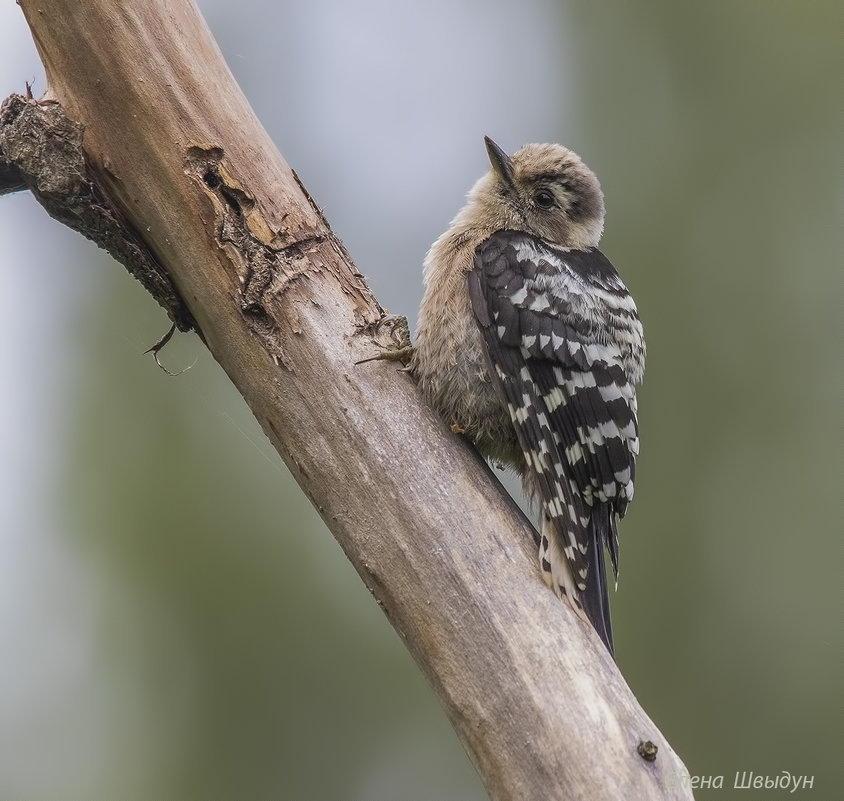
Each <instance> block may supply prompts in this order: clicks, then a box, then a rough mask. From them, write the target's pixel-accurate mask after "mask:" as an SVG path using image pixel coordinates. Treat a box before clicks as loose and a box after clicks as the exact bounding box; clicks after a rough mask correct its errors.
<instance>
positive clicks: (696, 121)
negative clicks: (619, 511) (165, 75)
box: [0, 0, 844, 801]
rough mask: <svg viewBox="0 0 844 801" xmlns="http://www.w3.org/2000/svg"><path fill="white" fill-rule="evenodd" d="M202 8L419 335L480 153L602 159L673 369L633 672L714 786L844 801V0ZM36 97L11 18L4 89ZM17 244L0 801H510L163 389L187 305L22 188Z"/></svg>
mask: <svg viewBox="0 0 844 801" xmlns="http://www.w3.org/2000/svg"><path fill="white" fill-rule="evenodd" d="M200 5H201V7H202V10H203V12H204V13H205V15H206V17H207V19H208V22H209V24H210V26H211V28H212V30H213V31H214V34H215V36H216V37H217V39H218V41H219V43H220V46H221V48H222V50H223V52H224V54H225V56H226V59H227V60H228V63H229V65H230V66H231V68H232V70H233V72H234V73H235V75H236V77H237V79H238V81H239V82H240V84H241V86H242V87H243V89H244V91H245V92H246V94H247V95H248V97H249V98H250V100H251V102H252V103H253V105H254V107H255V108H256V110H257V112H258V114H259V116H260V117H261V119H262V120H263V122H264V124H265V125H266V127H267V128H268V130H269V131H270V133H271V134H272V136H273V137H274V139H275V140H276V142H277V143H278V144H279V147H280V149H281V150H282V152H283V153H284V154H285V156H286V157H287V159H288V161H289V162H290V163H291V164H292V166H294V167H295V168H296V170H297V171H298V173H299V175H300V176H301V177H302V178H303V180H304V181H305V183H306V184H307V186H308V187H309V189H310V190H311V192H312V194H313V195H314V196H315V197H316V198H317V199H318V201H319V202H320V203H321V204H322V205H323V206H324V208H325V210H326V213H327V215H328V218H329V219H330V220H331V222H332V224H333V225H334V227H335V230H337V231H338V233H339V234H340V235H341V236H342V237H343V238H344V239H345V241H346V244H347V245H348V246H349V249H350V250H351V252H352V254H353V256H354V257H355V258H356V260H357V263H358V266H359V267H360V269H361V270H362V271H363V272H365V273H366V274H367V275H368V276H369V278H370V282H371V284H372V286H373V288H374V289H375V291H376V293H377V294H378V296H379V298H380V299H381V301H382V303H383V304H384V305H385V306H387V307H388V308H389V309H390V310H391V311H394V312H400V313H407V314H408V315H409V316H410V318H411V321H412V320H413V317H414V314H415V309H416V308H417V306H418V303H419V299H420V296H421V290H422V287H421V273H420V265H421V262H422V259H423V257H424V254H425V250H426V248H427V246H428V244H429V243H430V242H431V241H433V239H434V238H435V237H436V236H437V235H438V234H439V233H440V232H441V231H442V230H443V229H444V227H445V226H446V224H447V223H448V221H449V219H450V218H451V216H452V215H453V214H454V212H455V211H456V210H457V208H458V207H459V205H460V204H461V202H462V197H463V195H464V193H465V192H466V190H467V189H468V187H469V186H470V185H471V183H472V182H473V181H474V179H475V178H477V177H478V176H479V175H480V174H481V172H482V171H483V170H485V169H486V157H485V153H484V149H483V145H482V136H483V135H484V134H489V135H491V136H493V137H494V138H495V139H496V140H497V141H498V142H499V143H500V144H501V145H502V146H504V147H505V148H506V149H508V150H513V149H515V148H516V147H518V146H519V145H521V144H523V143H524V142H526V141H560V142H563V143H565V144H567V145H569V146H570V147H572V148H573V149H575V150H576V151H577V152H579V153H580V154H581V155H582V156H583V157H584V159H585V160H586V161H587V163H588V164H589V165H590V166H592V168H593V169H594V170H595V171H596V172H597V174H598V175H599V177H600V179H601V181H602V184H603V187H604V191H605V194H606V197H607V207H608V219H607V230H606V234H605V237H604V240H603V250H604V251H605V252H606V253H607V254H608V255H609V256H610V258H611V259H612V260H613V262H614V263H615V264H616V266H618V267H619V269H620V271H621V273H622V275H623V276H624V278H625V280H626V282H627V283H628V285H629V286H630V287H631V289H632V291H633V294H634V296H635V297H636V300H637V303H638V304H639V308H640V311H641V314H642V317H643V320H644V323H645V329H646V333H647V338H648V347H649V351H648V357H649V361H648V367H647V373H646V381H645V385H644V387H643V389H642V391H641V396H640V409H641V429H642V458H641V463H640V469H639V471H638V476H639V477H640V478H639V482H638V484H637V490H636V501H635V503H634V504H633V506H632V508H631V511H630V514H629V515H628V517H627V519H625V521H624V524H623V527H622V554H623V558H622V575H621V583H620V587H619V592H618V593H617V595H616V596H615V598H614V599H613V602H614V620H615V629H616V644H617V651H618V661H619V665H620V667H621V669H622V671H623V672H624V674H625V676H626V677H627V679H628V681H629V683H630V685H631V686H632V688H633V690H634V692H635V693H636V694H637V696H638V697H639V699H640V701H641V702H642V704H643V706H644V707H645V709H646V710H647V711H648V712H649V714H650V715H651V716H652V717H653V718H654V720H655V721H656V722H657V724H658V725H659V726H660V727H661V729H662V731H663V733H664V734H665V735H666V737H667V738H668V739H669V741H670V742H671V743H672V745H673V746H674V748H675V749H676V750H677V751H678V752H679V754H680V755H681V756H682V757H683V759H684V760H685V763H686V765H687V767H688V768H689V770H690V771H691V772H692V773H693V774H696V775H699V776H718V775H723V776H724V777H725V779H724V785H725V787H724V789H722V790H712V791H709V792H706V791H699V792H698V793H697V797H698V798H703V799H706V798H713V799H715V798H717V799H728V798H732V797H736V798H741V799H746V798H749V797H751V795H752V797H754V798H761V797H767V795H772V796H774V795H777V793H779V795H783V793H782V791H775V790H771V791H768V792H767V793H765V792H764V791H755V792H754V793H752V794H749V793H747V792H746V791H741V790H738V789H732V784H733V778H734V776H735V774H736V772H742V771H754V772H756V773H758V774H763V775H764V774H767V775H770V776H779V775H780V774H782V772H783V771H790V772H791V773H793V774H797V775H803V774H806V775H809V776H814V787H813V789H812V790H811V791H805V793H796V794H795V796H794V797H800V796H803V795H805V796H806V797H811V798H818V799H821V798H823V799H832V798H839V797H840V794H841V786H842V783H841V773H840V767H839V765H840V751H841V745H842V742H841V701H842V686H841V678H840V676H841V644H842V643H841V594H840V586H841V582H840V576H841V565H840V560H839V556H840V544H839V543H840V531H841V506H842V505H841V500H840V495H841V491H840V484H841V471H840V467H839V465H840V448H841V437H840V434H841V411H840V410H841V408H842V406H841V404H842V391H841V390H842V384H841V361H840V348H839V347H836V345H840V342H841V334H842V331H841V325H840V319H841V293H840V288H841V282H840V278H839V275H838V274H839V271H840V266H841V252H842V249H841V245H842V236H841V226H840V222H841V211H842V198H844V193H842V188H844V182H842V172H841V141H842V133H844V130H842V128H843V127H844V126H842V124H841V122H842V119H841V104H840V100H841V98H840V80H841V69H842V61H841V57H840V51H841V47H840V36H841V29H842V23H844V12H842V7H841V5H840V3H833V2H822V1H821V0H814V1H813V2H807V3H797V2H776V1H775V0H770V1H769V2H762V0H758V1H757V2H749V0H721V1H719V2H708V3H676V2H670V1H669V0H642V2H639V3H635V4H634V3H625V2H592V3H590V2H564V3H553V2H550V0H528V1H527V2H524V3H522V4H518V5H517V4H508V3H504V2H501V0H494V1H492V2H481V1H480V0H466V2H446V0H433V1H432V2H429V3H427V4H424V5H422V4H413V5H410V4H408V5H403V4H394V3H390V2H388V0H362V1H361V2H358V3H353V4H344V3H342V2H340V0H311V2H305V1H304V0H300V1H299V2H289V3H285V4H281V6H279V5H277V4H274V3H270V2H259V1H258V0H256V1H255V2H242V3H238V4H229V3H223V2H220V1H219V0H217V1H216V2H212V1H211V0H206V2H202V3H201V4H200ZM26 80H30V81H32V80H34V82H35V91H36V93H40V92H41V91H43V88H44V83H43V72H42V71H41V68H40V65H39V63H38V61H37V57H36V56H35V51H34V48H33V46H32V42H31V40H30V38H29V35H28V30H27V28H26V26H25V25H24V23H23V20H22V16H21V14H20V11H19V9H18V8H17V6H15V5H14V4H13V3H11V2H10V3H6V4H4V5H3V6H2V7H0V81H2V86H0V89H2V96H4V97H5V96H6V95H7V94H9V93H10V92H12V91H18V92H21V91H23V89H24V82H25V81H26ZM0 241H2V251H0V253H2V255H0V260H2V263H0V277H2V281H3V291H2V293H0V304H2V307H1V308H0V368H2V370H3V374H4V377H5V378H4V391H3V393H0V396H2V397H0V416H2V435H1V436H2V442H3V447H2V449H0V654H2V657H0V799H2V800H3V801H5V799H9V801H12V800H13V799H14V801H36V800H37V801H48V800H49V801H58V800H59V799H61V801H76V799H79V800H80V801H82V800H83V799H84V801H91V800H92V799H96V800H99V799H102V800H103V801H105V800H106V799H115V798H119V799H121V801H149V800H150V799H156V801H159V800H160V801H171V800H172V801H188V799H203V800H204V801H206V800H207V801H215V800H216V799H221V800H222V799H226V800H229V799H296V800H297V801H298V800H299V799H317V800H320V799H327V800H332V801H333V800H336V801H357V800H358V799H361V801H364V800H365V801H399V800H401V801H435V800H438V799H458V800H459V801H462V800H465V801H475V800H478V799H482V798H484V793H483V790H482V787H481V785H480V782H479V780H478V778H477V777H476V775H475V774H474V771H473V769H472V767H471V765H470V763H469V761H468V759H467V758H466V756H465V755H464V753H463V752H462V749H461V747H460V744H459V742H458V740H457V738H456V737H455V735H454V734H453V733H452V731H451V729H450V726H449V724H448V722H447V721H446V718H445V715H444V714H443V713H442V712H441V710H440V709H439V707H438V705H437V702H436V700H435V698H434V696H433V693H432V692H431V691H430V690H429V689H428V687H427V685H426V684H425V682H424V680H423V678H422V677H421V675H420V674H419V672H418V670H417V669H416V667H415V665H414V664H413V662H412V660H411V659H410V657H409V656H408V654H407V653H406V652H405V649H404V647H403V646H402V644H401V643H400V641H399V638H398V637H397V636H396V635H395V634H394V633H393V631H392V630H391V629H390V627H389V625H388V624H387V622H386V620H385V619H384V618H383V616H382V614H381V612H380V611H379V609H378V607H377V606H376V604H375V603H374V602H373V601H372V600H371V598H370V597H369V595H368V593H367V592H366V590H365V588H364V587H363V584H362V583H361V582H360V581H359V579H358V578H357V575H356V574H355V573H354V570H353V569H352V568H351V566H350V565H349V564H347V563H346V561H345V559H344V557H343V555H342V553H341V552H340V549H339V547H338V546H337V545H336V544H335V543H334V541H333V540H332V538H331V536H330V534H329V533H328V532H327V531H326V530H325V528H324V527H323V526H322V524H321V522H320V521H319V519H318V517H317V516H316V514H315V513H314V511H313V510H312V509H311V508H310V506H309V504H308V502H307V501H306V499H305V497H304V495H303V494H302V493H301V492H300V491H299V489H298V487H297V486H296V485H295V484H294V483H293V481H292V480H291V478H290V476H289V475H288V474H287V471H286V469H285V468H284V466H283V464H282V463H281V460H280V459H279V458H278V457H277V455H276V454H275V453H274V451H272V449H271V448H270V447H269V445H268V444H267V442H266V441H265V439H264V437H263V435H262V433H261V432H260V430H259V428H258V427H257V425H256V424H255V423H254V421H253V420H252V419H251V417H250V415H249V413H248V411H247V409H246V408H245V405H244V404H243V402H242V401H241V400H240V398H239V396H238V395H237V393H236V392H235V391H234V390H233V389H232V387H231V386H230V385H229V383H228V381H227V379H226V377H225V376H224V375H223V374H222V372H221V371H220V369H219V368H218V367H217V366H216V364H214V363H213V362H212V360H211V359H210V358H209V357H208V356H207V354H206V353H205V352H204V351H203V349H202V347H201V346H200V344H199V343H198V341H197V340H196V338H195V337H192V336H180V337H177V338H176V340H175V342H174V343H173V344H172V345H170V346H168V347H167V349H166V350H165V351H164V352H163V360H164V361H165V363H166V364H167V365H168V366H169V367H170V368H171V369H173V370H178V369H180V368H182V367H184V366H187V365H191V364H192V365H193V367H192V369H190V370H189V371H187V372H185V373H184V374H182V375H180V376H179V377H178V378H168V377H167V376H166V375H165V374H164V373H162V372H161V371H160V370H158V369H157V368H156V367H155V365H154V364H153V362H152V361H151V360H150V359H149V358H148V357H143V356H142V355H141V354H142V352H143V351H144V350H145V349H146V348H147V347H149V346H150V345H151V344H152V343H153V342H155V340H156V339H158V337H159V336H160V335H161V334H162V333H163V332H164V331H165V330H166V327H167V322H166V320H165V317H164V315H163V313H162V312H161V311H160V310H159V309H158V308H157V307H156V306H155V305H154V303H153V302H152V301H151V300H150V299H149V298H148V297H147V296H146V295H145V293H144V292H143V291H142V290H141V288H140V287H139V286H138V285H137V284H136V283H134V282H133V281H132V280H131V279H130V278H129V277H128V276H127V275H126V273H125V271H124V270H123V269H122V268H120V267H119V266H117V265H115V264H114V263H111V262H110V261H109V259H108V258H107V257H106V256H104V255H103V254H102V253H100V252H98V251H96V249H94V248H93V247H92V246H90V245H89V244H88V243H87V242H84V241H83V240H81V239H80V238H79V237H77V236H76V235H74V234H72V233H70V232H69V231H67V230H64V229H62V228H61V227H60V226H59V225H58V224H57V223H53V222H51V221H49V220H48V219H47V217H46V215H44V213H43V212H42V211H41V210H40V208H39V207H38V206H37V205H36V204H35V203H34V202H33V201H32V199H31V198H29V197H27V196H14V197H8V198H3V199H2V201H0ZM36 299H37V300H36ZM837 487H838V488H839V489H836V488H837ZM596 758H600V755H596ZM679 780H680V777H678V781H679ZM836 787H838V788H839V789H838V790H837V791H836V790H835V788H836ZM623 797H624V796H623V791H621V790H620V792H619V798H623Z"/></svg>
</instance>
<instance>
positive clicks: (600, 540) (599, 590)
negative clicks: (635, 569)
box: [581, 504, 617, 656]
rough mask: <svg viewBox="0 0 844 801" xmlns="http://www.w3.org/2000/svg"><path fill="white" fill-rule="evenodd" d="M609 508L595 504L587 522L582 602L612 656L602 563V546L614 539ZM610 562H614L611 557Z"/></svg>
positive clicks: (608, 609) (605, 584)
mask: <svg viewBox="0 0 844 801" xmlns="http://www.w3.org/2000/svg"><path fill="white" fill-rule="evenodd" d="M612 524H613V520H612V511H611V510H610V507H609V506H608V505H607V504H596V506H595V507H594V508H593V510H592V516H591V519H590V521H589V567H588V572H587V574H586V589H585V590H583V592H582V593H581V601H582V603H583V609H584V611H585V612H586V616H587V617H588V618H589V622H590V623H592V625H593V626H594V628H595V631H597V632H598V634H599V635H600V637H601V639H602V640H603V641H604V644H605V645H606V646H607V648H608V649H609V652H610V653H611V654H612V655H613V656H614V655H615V650H614V648H613V640H612V623H611V621H610V597H609V588H608V587H607V573H606V569H605V566H604V545H605V543H606V544H610V547H612V546H611V543H612V542H613V541H612V537H613V531H612ZM613 564H614V566H615V564H617V562H616V559H613Z"/></svg>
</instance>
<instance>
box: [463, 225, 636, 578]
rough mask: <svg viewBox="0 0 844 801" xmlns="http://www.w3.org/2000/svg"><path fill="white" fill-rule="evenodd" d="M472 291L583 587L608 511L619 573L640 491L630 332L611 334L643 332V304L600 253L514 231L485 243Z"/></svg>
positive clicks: (495, 370) (529, 456)
mask: <svg viewBox="0 0 844 801" xmlns="http://www.w3.org/2000/svg"><path fill="white" fill-rule="evenodd" d="M469 293H470V297H471V302H472V308H473V310H474V313H475V316H476V318H477V321H478V324H479V326H480V329H481V332H482V335H483V339H484V342H485V344H486V349H487V353H488V356H489V360H490V362H491V367H492V370H491V372H492V374H493V375H494V376H495V380H496V381H497V383H498V386H499V390H500V391H501V393H502V395H503V397H504V398H505V400H506V402H507V404H508V408H509V411H510V416H511V419H512V422H513V426H514V428H515V430H516V434H517V437H518V440H519V444H520V446H521V448H522V450H523V452H524V455H525V460H526V462H527V470H528V472H529V473H530V474H531V476H532V478H533V479H534V483H535V486H537V487H538V490H539V494H540V496H541V501H542V505H543V512H544V514H545V515H546V517H547V518H549V519H550V520H551V521H552V522H553V523H554V527H555V528H556V529H557V531H558V532H559V534H560V536H561V537H562V544H563V549H564V551H565V555H566V557H567V559H568V560H569V562H570V564H571V567H572V572H573V573H574V576H575V580H576V582H577V585H578V588H579V589H580V590H581V591H582V590H584V589H585V587H586V580H587V568H588V563H589V557H588V554H589V552H590V550H589V549H590V542H589V530H590V527H589V523H590V516H591V510H592V507H593V506H594V505H595V504H599V503H600V504H608V505H609V507H610V510H611V512H610V514H609V515H608V517H609V520H610V521H611V523H612V525H610V526H609V530H607V531H605V532H603V533H604V536H605V537H606V544H607V546H608V547H609V550H610V556H611V558H612V562H613V567H614V569H615V570H616V572H617V570H618V557H617V554H618V550H617V541H616V536H615V531H616V528H615V525H614V522H615V521H614V517H615V516H614V514H612V512H615V513H617V514H619V515H623V514H624V512H625V510H626V508H627V504H628V503H629V501H630V498H631V497H632V495H633V479H634V473H635V460H636V455H637V454H638V451H639V438H638V422H637V419H636V395H635V388H634V386H633V383H632V382H631V381H630V380H629V378H628V376H627V374H626V373H625V369H624V363H625V353H624V348H625V347H626V345H625V342H626V338H625V337H626V335H625V333H624V331H623V330H621V334H620V337H619V338H618V340H616V339H613V338H610V337H608V336H607V332H608V331H613V330H618V326H619V325H621V328H622V329H624V326H625V324H626V322H627V323H631V324H632V323H633V322H635V325H636V326H638V325H639V323H638V316H637V315H636V308H635V305H634V304H633V301H632V299H631V298H630V295H629V293H628V292H627V289H626V287H625V286H624V284H623V283H622V281H621V279H620V278H619V276H618V273H616V271H615V269H614V268H613V266H612V265H611V264H610V262H609V261H608V260H607V259H606V257H604V256H603V254H601V253H600V252H599V251H598V250H595V249H590V250H582V251H574V250H557V249H554V248H551V247H549V246H548V245H546V244H545V243H543V242H542V241H541V240H539V239H537V238H535V237H533V236H530V235H528V234H525V233H519V232H513V231H498V232H496V233H494V234H492V235H491V236H490V237H489V238H488V239H486V240H484V241H483V242H482V243H481V244H480V245H479V246H478V248H477V250H476V251H475V260H474V267H473V269H472V271H471V272H470V274H469ZM629 315H632V318H629ZM628 318H629V319H628ZM633 318H635V320H633ZM625 321H626V322H625ZM639 330H641V329H639Z"/></svg>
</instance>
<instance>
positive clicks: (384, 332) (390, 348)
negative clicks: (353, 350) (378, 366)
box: [355, 314, 413, 370]
mask: <svg viewBox="0 0 844 801" xmlns="http://www.w3.org/2000/svg"><path fill="white" fill-rule="evenodd" d="M369 332H370V333H371V334H372V336H373V339H374V341H375V344H376V345H377V346H378V347H379V348H383V350H382V351H381V352H380V353H377V354H376V355H375V356H369V357H367V358H366V359H359V360H358V361H356V362H355V364H365V363H366V362H376V361H386V362H401V363H402V364H403V365H404V368H403V369H404V370H409V369H410V368H409V367H408V364H409V363H410V357H411V356H412V355H413V345H412V344H411V342H410V328H409V326H408V324H407V317H404V316H403V315H399V314H386V315H384V316H383V317H382V318H381V319H380V320H378V321H377V322H376V323H373V324H372V325H371V326H369ZM379 340H380V341H379Z"/></svg>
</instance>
